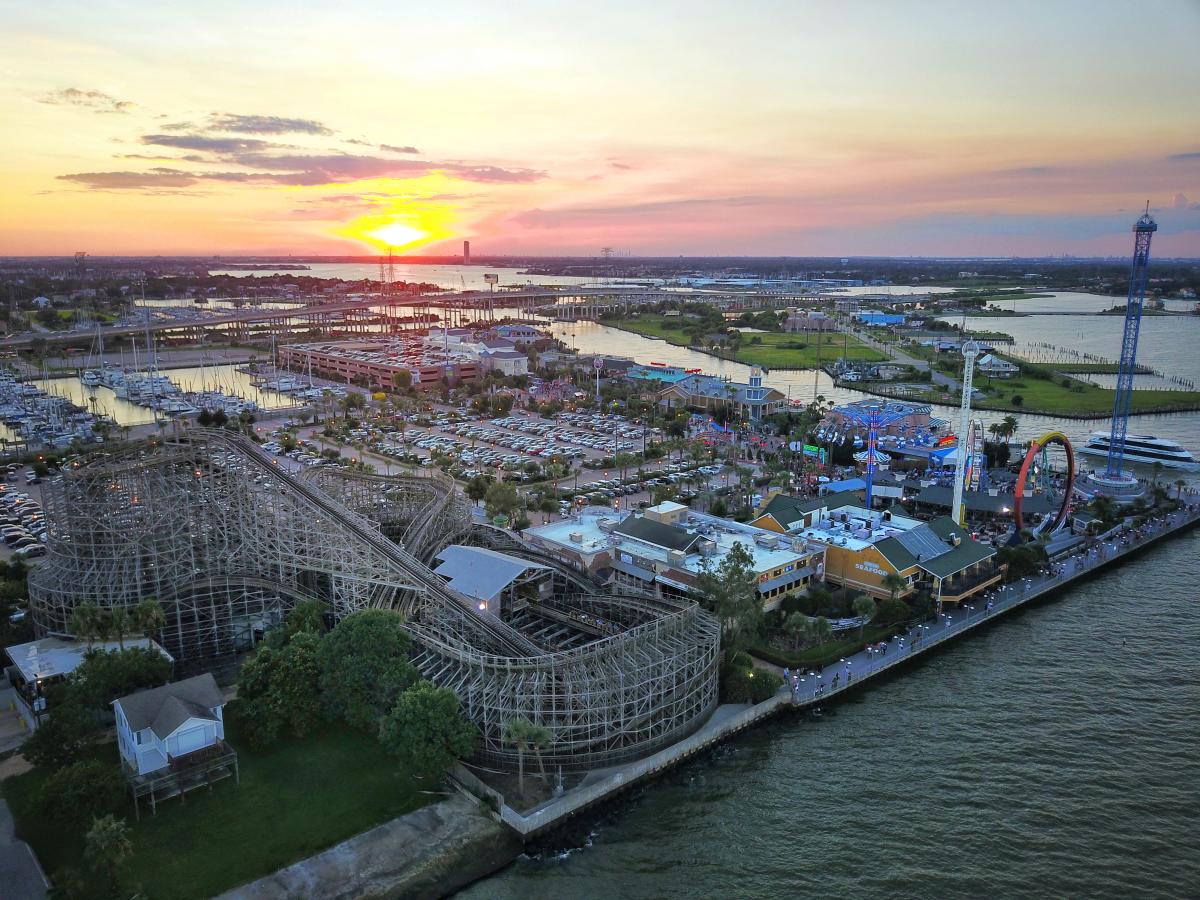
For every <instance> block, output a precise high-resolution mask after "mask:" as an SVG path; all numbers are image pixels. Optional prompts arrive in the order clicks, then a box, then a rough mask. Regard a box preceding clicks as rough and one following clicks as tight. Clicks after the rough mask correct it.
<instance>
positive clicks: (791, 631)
mask: <svg viewBox="0 0 1200 900" xmlns="http://www.w3.org/2000/svg"><path fill="white" fill-rule="evenodd" d="M811 621H812V620H811V619H809V617H808V616H806V615H805V614H804V613H802V612H799V611H797V612H794V613H792V614H791V615H790V616H788V617H787V619H785V620H784V623H783V630H784V631H785V632H787V634H788V635H790V636H791V638H792V649H793V650H799V649H800V641H801V640H803V639H804V638H806V637H809V635H810V634H811V632H812V626H811V625H810V622H811Z"/></svg>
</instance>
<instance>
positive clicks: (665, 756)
mask: <svg viewBox="0 0 1200 900" xmlns="http://www.w3.org/2000/svg"><path fill="white" fill-rule="evenodd" d="M1197 521H1200V504H1197V505H1196V506H1193V507H1190V508H1185V509H1182V510H1180V511H1178V512H1176V513H1174V514H1172V515H1170V516H1168V517H1167V518H1166V519H1164V520H1160V521H1155V522H1152V523H1149V524H1147V525H1145V526H1144V527H1142V528H1140V529H1137V530H1134V531H1131V532H1126V533H1124V534H1121V535H1117V536H1115V537H1113V538H1112V539H1111V540H1106V541H1103V542H1099V543H1097V544H1095V545H1093V546H1092V547H1091V548H1090V549H1088V550H1086V551H1082V552H1081V553H1079V554H1076V555H1075V556H1073V557H1070V558H1069V559H1067V560H1065V561H1063V562H1061V563H1055V564H1054V566H1053V567H1052V571H1050V572H1049V573H1048V574H1045V575H1038V576H1035V577H1031V578H1022V579H1020V580H1018V581H1016V582H1014V583H1012V584H1010V585H1007V586H1005V587H1002V588H998V589H996V590H994V591H992V592H990V594H989V595H988V597H987V598H981V599H980V601H979V602H978V603H974V604H971V605H968V606H964V607H962V608H961V609H958V610H955V611H953V612H949V613H945V614H943V615H941V616H939V617H938V618H937V621H936V622H930V623H924V624H921V625H914V626H912V627H911V628H909V629H908V630H907V631H906V632H903V633H899V634H897V635H896V636H895V637H893V639H892V640H890V641H888V642H887V651H886V653H885V652H873V653H870V654H868V653H867V652H866V650H862V651H859V652H858V653H855V654H853V655H851V656H848V657H846V658H845V659H844V660H842V661H840V662H838V663H835V664H834V665H831V666H826V667H825V669H824V671H823V672H822V673H821V674H819V675H813V674H811V673H805V674H803V675H799V676H797V677H796V678H795V679H794V681H793V683H792V684H788V685H785V686H784V687H783V688H781V689H780V691H779V693H777V694H776V695H775V696H774V697H772V698H771V699H769V700H766V701H764V702H762V703H759V704H757V705H755V706H747V705H745V704H723V705H721V706H719V707H718V708H717V710H716V712H714V713H713V715H712V716H711V717H710V718H709V720H708V721H707V722H706V723H705V724H704V725H703V726H702V727H701V728H700V729H699V730H698V731H697V732H696V733H695V734H693V735H691V736H690V737H687V738H685V739H684V740H682V741H679V742H678V743H676V744H672V745H671V746H670V747H666V748H664V749H663V750H660V751H659V752H658V753H655V754H653V755H651V756H649V757H647V758H645V759H641V760H637V761H636V762H632V763H628V764H626V765H623V766H616V767H613V768H610V769H604V770H600V771H596V772H592V773H589V775H588V776H587V777H586V778H585V779H584V780H583V782H582V783H581V784H580V785H579V786H578V787H576V788H574V789H573V790H570V791H568V792H567V793H565V794H563V795H562V796H561V797H556V798H554V799H552V800H549V801H547V802H546V803H543V804H541V805H540V806H538V807H536V808H535V809H532V810H529V811H528V812H526V813H520V812H518V811H516V810H514V809H512V808H511V807H509V806H507V805H506V804H504V803H503V801H502V798H501V797H500V795H499V794H497V793H496V792H495V791H493V790H491V789H490V788H487V787H486V786H484V785H482V784H481V783H480V782H478V780H477V779H475V778H474V777H473V776H471V775H470V773H468V772H466V771H465V770H463V771H462V774H461V776H460V780H462V781H464V782H469V783H470V785H471V787H472V789H473V790H474V791H475V792H476V793H488V794H491V795H492V796H493V797H495V799H496V800H497V801H498V802H499V810H500V816H501V818H502V819H503V820H504V822H505V824H507V825H508V826H509V827H510V828H512V829H513V830H514V831H516V832H517V833H518V834H519V835H520V836H521V837H522V838H523V839H529V838H532V837H534V836H536V835H538V834H542V833H545V832H547V831H550V830H552V829H554V828H555V827H557V826H559V825H561V824H562V823H563V822H564V821H566V820H567V819H569V818H571V817H573V816H575V815H577V814H578V813H580V812H582V811H584V810H585V809H587V808H589V807H591V806H594V805H596V804H597V803H602V802H604V801H606V800H609V799H611V798H612V797H614V796H616V795H617V794H619V793H621V792H622V791H625V790H627V789H628V788H630V787H632V786H633V785H635V784H637V783H639V782H642V781H645V780H647V779H650V778H653V777H655V776H656V775H658V774H660V773H662V772H664V771H666V770H667V769H670V768H672V767H673V766H676V765H678V764H679V763H680V762H682V761H684V760H686V759H688V758H690V757H692V756H694V755H696V754H697V753H699V752H701V751H703V750H705V749H707V748H709V747H712V746H714V745H716V744H718V743H720V742H721V741H724V740H727V739H728V738H729V737H731V736H732V735H734V734H736V733H738V732H740V731H742V730H744V729H746V728H749V727H752V726H753V725H755V724H756V723H758V722H760V721H762V720H763V719H766V718H769V717H771V716H774V715H776V714H778V713H779V712H781V711H783V710H785V709H808V708H812V707H817V706H820V705H821V704H822V703H824V702H825V701H827V700H829V699H830V698H832V697H835V696H837V695H839V694H842V693H845V692H846V691H848V690H851V689H854V688H858V687H861V686H862V684H864V683H865V682H867V681H869V680H870V679H871V678H874V677H876V676H879V675H881V674H883V673H884V672H887V671H888V670H890V669H893V668H895V667H896V666H898V665H901V664H903V663H906V662H908V661H909V660H911V659H914V658H915V657H917V656H920V655H921V654H923V653H928V652H930V651H932V650H934V649H935V648H937V647H939V646H941V645H942V644H944V643H946V642H947V641H950V640H953V639H954V638H957V637H960V636H961V635H963V634H965V633H966V632H969V631H971V630H973V629H975V628H977V627H979V626H980V625H982V624H984V623H985V622H988V621H990V620H992V619H995V618H997V617H999V616H1002V615H1004V614H1005V613H1008V612H1011V611H1012V610H1014V609H1017V608H1019V607H1021V606H1023V605H1025V604H1026V603H1029V602H1031V601H1033V600H1036V599H1038V598H1039V597H1043V596H1045V595H1046V594H1049V593H1051V592H1053V591H1055V590H1057V589H1059V588H1061V587H1063V586H1065V585H1068V584H1070V583H1071V582H1073V581H1075V580H1077V579H1079V578H1082V577H1084V576H1086V575H1088V574H1090V573H1092V572H1096V571H1098V570H1100V569H1103V568H1105V567H1107V566H1110V565H1112V564H1114V563H1115V562H1117V561H1119V560H1120V559H1122V558H1123V557H1125V556H1127V555H1128V554H1130V553H1134V552H1136V551H1138V550H1140V549H1141V548H1142V547H1145V546H1146V545H1148V544H1151V543H1154V542H1155V541H1157V540H1160V539H1161V538H1164V537H1167V536H1168V535H1170V534H1173V533H1178V532H1181V531H1183V530H1185V529H1187V528H1190V527H1192V526H1194V525H1195V524H1196V522H1197ZM989 601H990V607H989ZM835 675H836V676H837V683H836V685H835V683H834V676H835Z"/></svg>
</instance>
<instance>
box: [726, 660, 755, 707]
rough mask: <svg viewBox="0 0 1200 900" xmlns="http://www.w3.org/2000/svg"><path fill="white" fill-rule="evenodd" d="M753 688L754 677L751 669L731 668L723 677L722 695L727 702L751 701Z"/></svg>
mask: <svg viewBox="0 0 1200 900" xmlns="http://www.w3.org/2000/svg"><path fill="white" fill-rule="evenodd" d="M753 689H754V679H753V678H751V677H750V670H749V669H743V668H736V669H730V670H729V671H728V672H726V673H725V676H724V677H723V678H722V679H721V697H722V699H723V700H724V701H725V702H726V703H749V702H750V701H751V700H752V698H753Z"/></svg>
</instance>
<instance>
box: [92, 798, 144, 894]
mask: <svg viewBox="0 0 1200 900" xmlns="http://www.w3.org/2000/svg"><path fill="white" fill-rule="evenodd" d="M129 831H130V829H129V825H128V823H126V821H125V820H124V819H118V818H117V817H116V816H114V815H112V814H111V813H110V814H109V815H107V816H104V817H102V818H99V817H98V818H94V819H92V827H91V829H89V830H88V833H87V839H86V843H85V849H84V856H85V857H86V858H87V860H88V862H89V863H90V864H91V866H92V868H93V869H100V868H103V869H104V871H105V874H107V875H108V892H109V895H110V896H115V895H116V893H117V888H118V886H117V867H118V866H119V865H120V864H121V863H122V862H124V861H125V860H126V859H127V858H128V857H129V856H130V855H131V854H132V853H133V842H132V841H131V840H130V839H129Z"/></svg>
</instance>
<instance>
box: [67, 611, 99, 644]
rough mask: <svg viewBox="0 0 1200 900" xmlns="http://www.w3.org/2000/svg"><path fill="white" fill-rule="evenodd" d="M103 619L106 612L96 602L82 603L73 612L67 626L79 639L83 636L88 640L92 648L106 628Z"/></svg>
mask: <svg viewBox="0 0 1200 900" xmlns="http://www.w3.org/2000/svg"><path fill="white" fill-rule="evenodd" d="M103 619H104V612H103V610H101V609H100V607H99V606H97V605H96V604H95V603H92V602H90V601H89V602H86V603H80V604H79V605H78V606H77V607H75V610H74V611H73V612H72V613H71V620H70V622H68V623H67V628H69V629H70V631H71V634H73V635H74V636H75V637H76V638H77V639H78V638H83V640H85V641H87V645H88V649H89V650H91V649H92V645H93V644H94V643H95V642H96V639H97V638H99V637H100V634H101V632H102V631H103V629H104V625H103Z"/></svg>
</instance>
